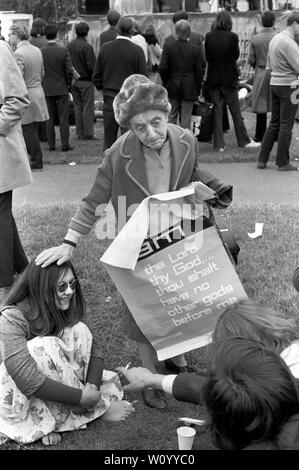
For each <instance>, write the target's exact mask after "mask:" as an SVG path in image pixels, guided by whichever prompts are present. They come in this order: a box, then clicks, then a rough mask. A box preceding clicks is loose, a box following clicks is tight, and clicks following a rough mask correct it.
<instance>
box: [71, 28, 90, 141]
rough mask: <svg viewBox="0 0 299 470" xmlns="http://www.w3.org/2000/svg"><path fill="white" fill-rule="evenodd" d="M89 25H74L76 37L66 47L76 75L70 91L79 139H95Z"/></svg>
mask: <svg viewBox="0 0 299 470" xmlns="http://www.w3.org/2000/svg"><path fill="white" fill-rule="evenodd" d="M88 31H89V26H88V24H87V23H84V22H81V23H78V24H77V25H76V34H77V38H76V39H74V40H73V41H71V42H70V43H69V44H68V46H67V48H68V50H69V52H70V55H71V60H72V64H73V67H74V69H75V71H76V77H75V79H74V80H73V84H72V88H71V92H72V95H73V99H74V109H75V119H76V131H77V136H78V138H79V139H95V137H94V135H93V132H94V86H93V83H92V74H93V70H94V66H95V62H96V56H95V53H94V50H93V47H92V45H91V44H89V43H88V42H87V36H88Z"/></svg>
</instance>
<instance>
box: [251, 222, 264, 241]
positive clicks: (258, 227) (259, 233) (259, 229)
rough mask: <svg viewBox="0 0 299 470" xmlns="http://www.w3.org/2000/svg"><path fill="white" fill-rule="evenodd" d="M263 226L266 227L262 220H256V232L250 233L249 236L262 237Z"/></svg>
mask: <svg viewBox="0 0 299 470" xmlns="http://www.w3.org/2000/svg"><path fill="white" fill-rule="evenodd" d="M263 228H264V224H263V222H261V223H259V222H256V223H255V231H254V233H248V236H249V237H250V238H258V237H261V236H262V234H263Z"/></svg>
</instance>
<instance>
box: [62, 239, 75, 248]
mask: <svg viewBox="0 0 299 470" xmlns="http://www.w3.org/2000/svg"><path fill="white" fill-rule="evenodd" d="M62 243H63V245H69V246H71V247H73V248H76V246H77V243H75V242H73V241H71V240H67V239H66V238H64V239H63V242H62Z"/></svg>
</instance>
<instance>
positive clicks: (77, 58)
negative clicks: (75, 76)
mask: <svg viewBox="0 0 299 470" xmlns="http://www.w3.org/2000/svg"><path fill="white" fill-rule="evenodd" d="M67 48H68V50H69V53H70V56H71V60H72V64H73V66H74V68H75V69H76V71H77V72H78V73H79V74H80V78H79V80H85V81H88V82H91V77H92V74H93V69H94V66H95V62H96V56H95V53H94V50H93V47H92V45H91V44H89V43H88V42H87V40H86V39H85V38H80V37H78V38H76V39H74V40H73V41H71V42H70V43H69V44H68V45H67Z"/></svg>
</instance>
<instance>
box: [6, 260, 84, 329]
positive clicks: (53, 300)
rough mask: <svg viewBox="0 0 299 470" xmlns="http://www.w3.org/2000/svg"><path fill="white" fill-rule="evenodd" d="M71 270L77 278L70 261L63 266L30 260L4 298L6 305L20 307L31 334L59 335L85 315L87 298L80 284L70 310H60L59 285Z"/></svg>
mask: <svg viewBox="0 0 299 470" xmlns="http://www.w3.org/2000/svg"><path fill="white" fill-rule="evenodd" d="M68 269H70V270H71V271H72V272H73V274H74V278H75V279H78V278H77V275H76V272H75V268H74V266H73V264H72V263H71V262H70V261H66V262H65V263H63V264H62V265H61V266H58V265H57V264H56V263H52V264H50V265H49V266H47V267H46V268H42V267H41V266H37V265H36V264H35V261H34V260H31V261H30V263H29V265H28V266H27V268H26V269H25V271H24V272H23V273H22V275H21V276H20V277H19V279H18V281H17V282H16V284H15V285H14V287H13V288H12V289H11V291H10V292H9V294H8V296H7V298H6V299H5V305H6V306H8V305H9V306H11V305H17V306H20V308H21V310H22V312H23V314H24V316H25V318H26V320H27V321H28V323H29V328H30V331H31V333H32V334H34V335H37V336H48V335H53V336H55V335H58V333H60V332H63V329H64V328H65V327H66V326H71V325H74V324H76V323H77V322H78V321H80V320H81V319H82V317H83V316H84V313H85V301H84V298H83V294H82V291H81V287H80V283H78V285H77V288H76V290H75V292H74V293H73V296H72V298H71V300H70V306H69V308H68V310H66V311H63V310H61V309H60V308H59V303H58V304H57V302H58V297H57V293H56V289H57V284H58V281H59V279H60V278H61V276H63V275H64V273H66V271H67V270H68ZM22 301H26V302H22ZM24 305H25V307H24Z"/></svg>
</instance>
